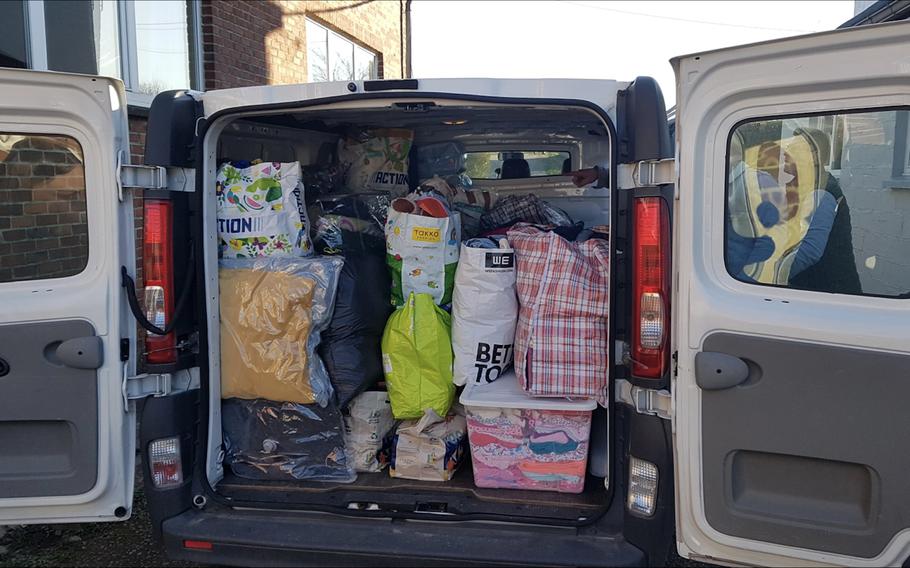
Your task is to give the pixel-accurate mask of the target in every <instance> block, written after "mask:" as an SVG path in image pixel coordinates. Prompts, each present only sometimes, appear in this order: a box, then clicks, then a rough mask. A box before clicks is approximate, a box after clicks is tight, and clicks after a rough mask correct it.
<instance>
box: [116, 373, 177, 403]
mask: <svg viewBox="0 0 910 568" xmlns="http://www.w3.org/2000/svg"><path fill="white" fill-rule="evenodd" d="M123 392H124V397H125V399H126V400H128V401H129V400H139V399H140V398H147V397H150V396H151V397H155V398H157V397H161V396H167V395H169V394H170V393H171V374H170V373H143V374H141V375H133V376H131V377H127V378H126V383H125V384H124V391H123Z"/></svg>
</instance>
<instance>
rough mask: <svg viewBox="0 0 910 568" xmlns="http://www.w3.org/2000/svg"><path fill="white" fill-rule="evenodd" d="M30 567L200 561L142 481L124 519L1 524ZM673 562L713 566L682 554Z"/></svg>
mask: <svg viewBox="0 0 910 568" xmlns="http://www.w3.org/2000/svg"><path fill="white" fill-rule="evenodd" d="M20 566H21V567H26V566H28V567H31V566H39V567H44V566H77V567H82V566H111V567H114V566H129V567H133V566H136V567H151V566H165V567H172V566H198V565H192V564H185V563H184V564H180V563H175V562H170V561H168V560H167V559H166V558H165V557H164V553H163V552H162V551H161V549H160V547H159V546H158V544H157V543H155V542H154V541H153V540H152V532H151V528H150V527H149V517H148V512H147V511H146V510H145V496H144V495H143V494H142V480H141V477H140V476H138V474H137V480H136V498H135V503H134V505H133V516H132V518H130V520H129V521H126V522H123V523H95V524H72V525H28V526H18V527H0V568H12V567H20ZM668 566H683V567H687V568H691V567H710V565H708V564H699V563H695V562H689V561H688V560H683V559H682V558H679V557H678V556H676V557H674V558H673V559H671V560H670V562H669V563H668Z"/></svg>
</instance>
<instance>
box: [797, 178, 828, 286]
mask: <svg viewBox="0 0 910 568" xmlns="http://www.w3.org/2000/svg"><path fill="white" fill-rule="evenodd" d="M814 197H815V203H816V208H815V213H814V214H813V215H812V221H810V222H809V230H808V231H806V236H805V237H803V240H802V242H801V243H800V244H799V249H797V251H796V258H795V259H794V260H793V266H791V267H790V278H793V277H794V276H796V275H797V274H799V273H800V272H802V271H803V270H805V269H807V268H809V267H810V266H812V265H813V264H815V263H816V262H818V261H819V259H821V257H822V255H823V254H824V253H825V247H826V246H827V245H828V236H829V235H830V234H831V227H833V226H834V217H835V216H836V215H837V200H836V199H834V196H833V195H831V194H830V193H828V192H827V191H824V190H818V191H816V192H815V196H814Z"/></svg>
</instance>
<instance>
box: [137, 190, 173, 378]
mask: <svg viewBox="0 0 910 568" xmlns="http://www.w3.org/2000/svg"><path fill="white" fill-rule="evenodd" d="M144 219H145V223H144V231H143V233H142V234H143V243H142V276H143V279H144V282H145V291H144V299H145V317H146V319H147V320H149V321H150V322H151V323H153V324H155V326H156V327H159V328H162V329H164V327H165V326H167V325H168V324H170V323H171V318H173V317H174V242H173V238H174V225H173V222H174V206H173V204H172V203H171V202H170V201H167V200H162V199H146V200H145V204H144ZM176 346H177V339H176V336H175V334H174V332H173V331H172V332H170V333H168V334H166V335H157V334H154V333H151V332H148V335H147V337H146V340H145V351H146V361H147V362H148V363H152V364H163V363H173V362H175V361H176V360H177V349H176Z"/></svg>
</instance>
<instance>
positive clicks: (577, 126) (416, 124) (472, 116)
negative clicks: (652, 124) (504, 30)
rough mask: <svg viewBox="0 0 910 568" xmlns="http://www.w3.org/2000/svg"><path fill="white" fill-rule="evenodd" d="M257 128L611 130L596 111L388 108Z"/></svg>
mask: <svg viewBox="0 0 910 568" xmlns="http://www.w3.org/2000/svg"><path fill="white" fill-rule="evenodd" d="M254 120H255V121H256V122H259V123H266V124H272V125H276V126H284V127H296V128H301V129H305V130H315V131H321V132H332V133H337V134H343V133H345V132H346V131H347V130H348V129H349V128H350V127H351V126H352V125H356V126H357V127H359V128H362V127H367V128H389V127H391V126H394V127H398V128H408V129H412V130H415V131H416V132H417V133H418V137H421V138H445V139H449V140H454V139H458V138H461V137H465V136H477V135H478V134H491V133H508V135H509V136H510V137H516V138H521V137H523V136H522V135H523V134H528V135H530V136H529V137H533V138H536V137H538V136H540V135H541V134H545V135H546V136H547V137H549V138H551V139H552V138H557V139H559V138H563V139H569V140H574V139H583V138H590V137H600V136H604V137H606V136H607V135H608V132H607V127H606V125H605V124H604V123H603V121H602V120H601V119H600V118H599V117H598V116H597V115H596V114H594V113H593V112H591V111H588V110H585V109H580V108H573V107H552V106H547V107H539V106H538V107H527V106H508V107H506V106H496V107H491V106H480V107H470V106H461V107H448V106H446V107H442V106H429V107H418V110H413V109H409V108H401V107H396V106H394V105H393V106H385V107H383V108H378V109H369V110H363V109H355V110H312V111H302V112H296V113H286V114H280V115H269V116H260V117H256V118H255V119H254Z"/></svg>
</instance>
